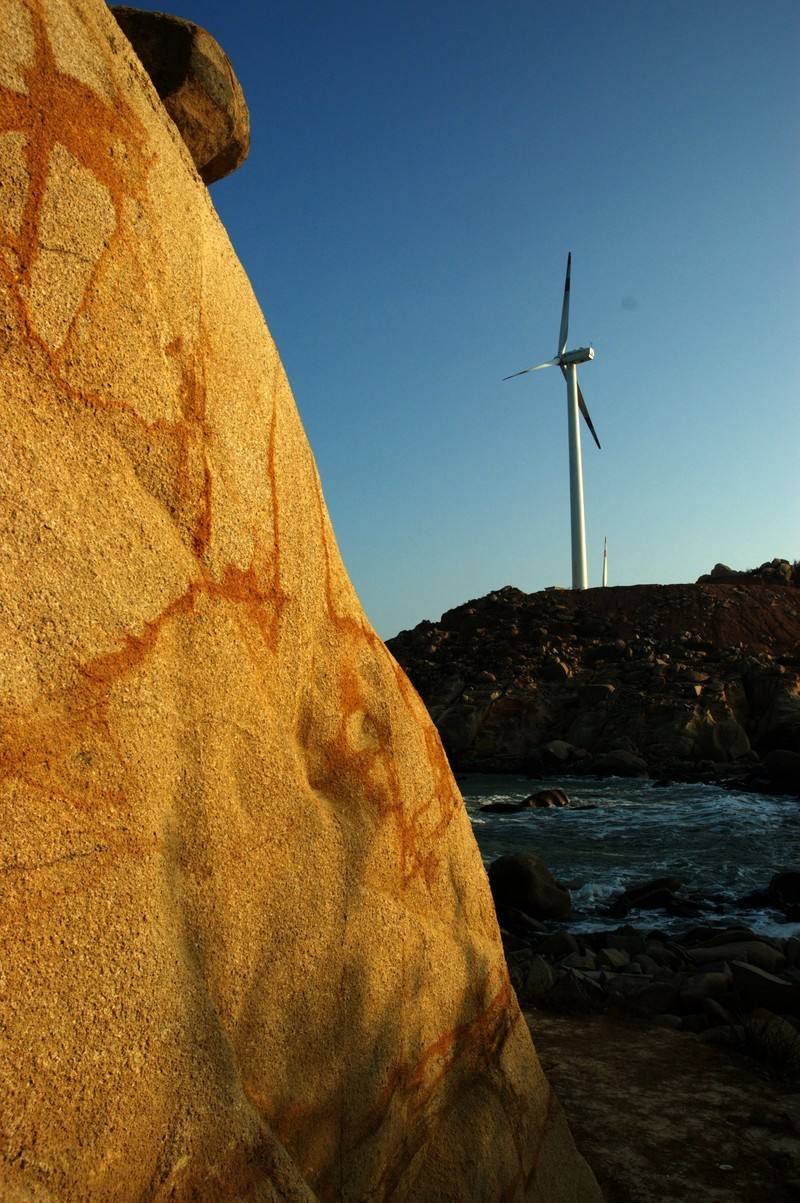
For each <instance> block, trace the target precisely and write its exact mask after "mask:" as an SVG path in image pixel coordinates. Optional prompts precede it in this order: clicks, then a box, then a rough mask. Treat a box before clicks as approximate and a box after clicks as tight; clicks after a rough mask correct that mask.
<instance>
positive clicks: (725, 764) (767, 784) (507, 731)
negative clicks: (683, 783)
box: [388, 561, 800, 792]
mask: <svg viewBox="0 0 800 1203" xmlns="http://www.w3.org/2000/svg"><path fill="white" fill-rule="evenodd" d="M776 565H777V566H776ZM781 566H786V567H785V569H784V568H782V567H781ZM726 572H727V570H726ZM712 578H713V579H712ZM796 579H797V569H796V567H793V566H792V565H790V564H789V563H788V561H773V562H772V564H771V565H765V566H762V568H761V569H758V570H756V571H755V573H743V574H736V575H735V576H734V578H733V579H728V578H727V576H726V577H725V579H721V577H720V574H719V573H718V570H717V569H715V570H714V573H713V574H712V577H711V578H709V579H708V580H703V581H702V582H699V583H697V584H694V585H691V584H687V585H634V586H625V587H620V588H607V589H589V590H586V591H585V592H573V591H568V590H558V591H555V590H553V591H550V590H546V591H544V592H542V593H530V594H528V593H523V592H521V591H520V590H519V589H515V588H513V587H511V586H507V587H506V588H504V589H499V590H497V591H495V592H493V593H489V594H488V595H487V596H486V597H483V598H479V599H477V600H474V601H470V602H468V603H467V604H465V605H463V606H458V607H456V608H455V609H454V610H449V611H447V613H445V614H443V615H442V617H441V619H440V620H439V622H437V623H432V622H427V621H426V622H421V623H420V624H419V626H417V627H415V628H414V630H412V631H401V632H400V634H399V635H397V636H396V637H395V638H394V639H391V640H389V644H388V646H389V648H390V650H391V651H392V653H393V654H394V655H395V657H396V658H397V659H398V661H399V662H400V664H401V665H402V666H403V668H404V669H405V670H406V672H407V673H408V675H409V676H410V678H411V680H412V681H413V683H414V685H415V686H416V688H417V690H418V691H419V693H420V694H421V696H422V698H423V701H424V702H425V703H426V705H427V707H428V709H429V711H430V713H431V715H432V717H433V719H434V721H435V722H436V725H437V727H438V729H439V733H440V735H441V736H442V740H443V742H444V745H445V748H446V749H447V753H448V755H449V757H450V761H451V763H452V765H453V767H454V768H455V769H457V770H461V771H475V770H477V771H486V772H529V773H531V775H534V776H551V775H553V774H554V773H597V774H601V775H602V774H606V775H622V774H632V775H639V776H644V775H647V774H648V773H649V775H650V776H652V777H656V778H659V777H660V778H669V779H680V780H709V781H710V780H721V779H724V780H727V781H730V782H731V783H736V784H739V785H747V786H749V787H750V788H764V789H768V790H774V791H775V792H799V791H800V775H798V774H799V773H800V755H798V753H800V590H798V588H797V587H796Z"/></svg>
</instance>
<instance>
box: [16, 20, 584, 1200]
mask: <svg viewBox="0 0 800 1203" xmlns="http://www.w3.org/2000/svg"><path fill="white" fill-rule="evenodd" d="M0 29H2V38H0V162H2V163H3V164H4V174H3V178H2V183H1V184H0V421H2V423H3V431H4V439H3V440H2V446H0V482H2V494H1V495H0V603H1V604H0V666H2V668H1V670H0V1042H1V1043H2V1050H0V1053H1V1055H0V1197H2V1198H3V1199H8V1200H13V1201H16V1200H29V1199H37V1200H43V1201H53V1203H55V1201H56V1200H58V1203H134V1201H136V1203H140V1201H143V1200H167V1199H170V1200H173V1201H181V1200H190V1199H203V1200H206V1199H208V1200H212V1199H213V1200H231V1201H233V1200H242V1201H243V1200H248V1201H253V1203H255V1201H256V1200H264V1201H267V1200H278V1199H280V1200H286V1201H289V1200H298V1201H300V1200H306V1201H309V1200H314V1199H318V1200H323V1199H324V1200H328V1199H330V1200H342V1199H348V1200H352V1201H354V1203H355V1201H357V1200H362V1201H364V1203H366V1201H367V1200H369V1201H370V1203H383V1201H386V1203H389V1201H397V1203H401V1201H406V1200H407V1201H408V1203H411V1201H412V1200H414V1201H416V1203H426V1201H427V1200H431V1201H433V1200H436V1201H437V1203H448V1201H452V1203H456V1201H458V1203H463V1201H464V1200H465V1199H469V1200H471V1201H472V1203H495V1201H496V1200H499V1199H508V1200H520V1201H521V1200H540V1201H541V1203H544V1201H545V1200H546V1201H547V1203H567V1201H570V1203H572V1201H577V1200H580V1203H593V1201H594V1200H597V1199H598V1198H599V1196H598V1194H597V1190H596V1186H595V1184H594V1180H593V1178H592V1175H591V1173H590V1172H589V1170H588V1169H587V1167H586V1166H585V1164H584V1162H583V1161H582V1159H581V1158H580V1157H579V1156H578V1154H577V1153H576V1151H575V1148H574V1146H573V1144H572V1141H571V1138H570V1135H569V1132H568V1130H567V1128H566V1125H565V1123H564V1121H563V1119H562V1118H561V1115H560V1112H559V1111H558V1108H557V1105H556V1104H555V1103H554V1101H553V1099H552V1095H551V1092H550V1091H549V1088H548V1087H547V1084H546V1082H545V1081H544V1078H543V1077H542V1075H541V1071H540V1069H539V1067H538V1062H537V1060H536V1056H535V1053H534V1051H533V1047H532V1045H531V1042H530V1038H529V1035H528V1033H527V1030H526V1029H525V1026H524V1024H521V1023H520V1022H519V1010H518V1008H517V1004H516V1000H515V999H514V997H513V994H512V992H511V991H510V987H509V983H508V978H507V975H506V970H505V965H504V959H503V954H502V949H501V945H500V941H499V936H498V931H497V926H496V922H495V918H494V912H493V908H492V903H491V898H490V895H489V891H488V887H487V884H486V880H485V876H484V873H483V869H482V866H481V861H480V856H479V854H478V851H477V848H476V846H475V843H474V840H473V837H472V834H471V830H470V827H469V823H468V821H467V818H466V815H465V812H464V808H463V804H462V802H461V799H460V796H459V793H458V790H457V788H456V785H455V782H454V781H453V778H452V775H451V773H450V770H449V767H448V765H447V761H446V759H445V757H444V754H443V752H442V748H441V745H440V743H439V739H438V736H437V735H436V732H435V730H434V728H433V726H432V725H431V723H430V722H429V720H428V718H427V716H426V714H425V710H424V707H423V706H422V703H421V702H420V700H419V698H418V697H417V695H416V693H415V691H414V690H413V688H412V687H411V685H410V684H409V682H408V681H407V679H406V678H405V676H404V674H403V673H402V671H401V670H400V668H399V666H398V665H397V663H396V662H395V661H394V659H393V658H392V657H391V655H390V654H389V653H388V651H387V650H386V648H385V647H384V645H383V644H382V643H381V641H380V640H379V639H378V637H377V636H376V635H375V633H374V632H373V631H372V630H371V628H370V626H369V624H368V622H367V620H366V618H365V617H364V615H363V613H362V611H361V608H360V606H359V604H358V600H357V598H356V596H355V594H354V592H353V589H352V586H351V585H350V582H349V581H348V579H347V576H346V574H345V572H344V569H343V566H342V563H341V559H340V557H339V553H338V550H337V547H336V543H335V539H334V536H333V532H332V530H331V528H330V523H329V520H328V515H327V511H326V508H325V503H324V500H323V497H322V491H321V488H320V483H319V479H318V475H317V471H316V467H315V465H314V462H313V458H312V456H311V454H310V451H309V448H308V444H307V442H306V439H305V435H304V433H303V430H302V427H301V424H300V421H299V418H298V415H297V412H296V409H295V406H294V401H293V399H292V395H291V391H290V389H289V386H288V383H287V380H286V377H285V374H284V372H283V369H282V366H281V363H280V359H279V357H278V354H277V351H276V349H275V347H274V344H273V342H272V340H271V338H270V335H269V332H268V331H267V329H266V327H265V325H264V322H263V318H262V316H261V313H260V311H259V308H258V305H257V303H256V301H255V298H254V297H253V294H252V291H251V290H250V287H249V284H248V282H247V279H246V277H245V275H244V273H243V271H242V269H241V266H240V265H239V263H238V261H237V260H236V257H235V255H234V253H233V251H232V249H231V247H230V244H229V241H228V239H227V237H226V235H225V232H224V230H223V229H222V227H221V225H220V223H219V221H218V219H217V217H216V214H215V213H214V211H213V208H212V206H211V202H210V200H209V197H208V194H207V192H206V190H205V188H204V187H203V186H202V185H201V183H200V182H199V181H198V179H197V177H196V175H195V174H194V172H193V171H192V170H191V168H190V166H189V165H188V164H187V162H186V159H185V155H184V153H183V151H182V149H181V148H180V147H179V145H178V144H177V141H176V139H177V137H178V135H177V133H176V131H175V129H174V127H173V126H172V124H171V122H170V120H169V118H168V117H167V115H166V113H165V112H164V110H163V107H162V105H161V103H160V101H159V99H158V97H157V95H156V94H155V92H154V90H153V88H152V86H151V84H150V82H149V80H148V78H147V76H146V75H145V74H144V71H143V69H142V67H141V65H140V64H139V63H138V61H137V60H136V59H135V57H134V56H133V54H132V52H131V50H130V47H129V46H128V45H127V43H126V42H125V40H124V39H123V38H122V37H121V35H120V33H119V31H118V29H117V28H116V26H115V23H114V21H113V18H112V17H111V15H110V14H109V13H108V11H107V9H106V7H105V5H103V4H102V3H100V0H0ZM48 232H49V233H48ZM45 233H47V237H45Z"/></svg>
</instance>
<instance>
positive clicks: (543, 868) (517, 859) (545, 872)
mask: <svg viewBox="0 0 800 1203" xmlns="http://www.w3.org/2000/svg"><path fill="white" fill-rule="evenodd" d="M489 884H490V886H491V887H492V895H493V896H494V900H495V903H496V904H497V905H499V906H503V905H506V906H513V907H517V909H518V910H521V911H525V913H526V914H528V915H531V916H532V917H533V918H534V919H566V918H568V917H569V915H570V913H571V911H572V900H571V898H570V893H569V890H568V889H566V887H565V886H562V885H561V883H560V882H558V881H556V879H555V878H554V877H553V874H552V873H551V872H550V870H549V869H548V868H547V865H546V864H545V863H544V861H543V860H542V859H541V858H540V857H538V856H536V855H535V854H534V853H532V852H520V853H511V854H509V855H507V856H499V857H498V858H497V860H494V861H492V863H491V865H490V866H489Z"/></svg>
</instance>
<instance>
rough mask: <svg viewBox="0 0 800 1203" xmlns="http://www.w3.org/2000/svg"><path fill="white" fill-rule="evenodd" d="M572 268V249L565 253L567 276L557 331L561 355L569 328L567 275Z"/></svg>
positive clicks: (568, 275) (565, 346) (565, 345)
mask: <svg viewBox="0 0 800 1203" xmlns="http://www.w3.org/2000/svg"><path fill="white" fill-rule="evenodd" d="M571 270H572V251H570V253H569V254H568V255H567V278H566V280H565V281H564V304H563V305H562V306H561V329H560V330H559V332H558V353H559V355H563V354H564V352H565V351H566V349H567V331H568V329H569V277H570V273H571Z"/></svg>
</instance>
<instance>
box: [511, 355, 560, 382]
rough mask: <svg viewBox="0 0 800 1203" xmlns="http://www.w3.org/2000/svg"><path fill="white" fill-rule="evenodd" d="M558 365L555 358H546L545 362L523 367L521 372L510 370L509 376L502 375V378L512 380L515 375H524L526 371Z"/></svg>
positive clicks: (537, 370) (535, 370)
mask: <svg viewBox="0 0 800 1203" xmlns="http://www.w3.org/2000/svg"><path fill="white" fill-rule="evenodd" d="M558 366H559V363H558V360H557V359H548V361H547V363H537V364H535V365H534V366H533V367H532V368H523V369H522V371H521V372H512V373H511V375H510V376H504V377H503V379H504V380H513V379H514V377H515V376H524V375H525V374H526V372H539V371H541V369H542V368H557V367H558Z"/></svg>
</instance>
